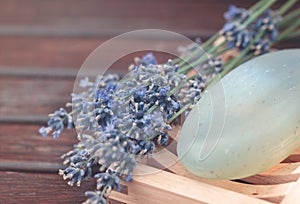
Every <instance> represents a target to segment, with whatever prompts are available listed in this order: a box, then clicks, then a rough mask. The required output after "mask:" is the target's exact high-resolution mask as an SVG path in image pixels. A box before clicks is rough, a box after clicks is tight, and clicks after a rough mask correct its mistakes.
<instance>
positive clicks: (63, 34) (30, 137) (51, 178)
mask: <svg viewBox="0 0 300 204" xmlns="http://www.w3.org/2000/svg"><path fill="white" fill-rule="evenodd" d="M253 2H255V1H253V0H251V1H243V2H239V1H237V0H235V1H230V0H224V1H217V0H210V1H197V0H188V1H179V0H176V1H174V0H162V1H150V0H146V1H140V0H129V1H123V0H110V1H103V0H100V1H97V0H88V1H80V0H60V1H59V0H51V1H50V0H48V1H38V0H27V1H17V0H1V1H0V203H81V202H83V201H84V200H85V196H84V192H85V191H86V190H88V189H89V190H94V183H93V182H83V185H82V187H81V188H77V187H72V188H71V187H69V186H67V184H66V182H65V181H63V180H62V178H61V177H60V176H58V175H57V171H58V168H60V167H62V165H61V159H60V155H62V154H63V153H65V152H66V151H68V150H70V149H71V148H72V145H73V144H74V143H75V142H76V134H75V131H73V130H69V131H66V132H65V133H63V134H62V136H61V137H60V138H59V139H58V140H54V139H52V138H43V137H41V136H40V135H39V134H38V129H39V127H40V126H41V125H44V124H45V122H46V120H47V114H48V113H51V112H53V111H54V110H55V109H57V108H59V107H61V106H63V105H64V104H65V103H66V102H67V101H70V95H69V93H70V92H71V91H72V89H73V83H74V79H75V76H76V73H77V71H78V70H79V68H80V66H81V64H82V63H83V62H84V60H85V59H86V57H87V56H88V55H89V54H90V53H91V52H92V51H93V50H94V49H95V48H96V47H98V46H99V45H100V44H101V43H103V42H105V41H106V40H108V39H110V38H111V37H113V36H116V35H118V34H121V33H123V32H126V31H131V30H135V29H145V28H158V29H165V30H170V31H174V32H179V33H181V34H184V35H186V36H188V37H190V38H192V39H193V38H194V37H196V36H200V37H201V38H203V39H206V38H207V37H208V36H211V35H212V34H213V33H214V32H216V31H217V30H218V29H219V28H221V26H222V23H223V18H222V16H223V12H224V11H225V10H226V9H227V6H228V5H229V3H235V4H237V5H239V6H246V7H248V6H249V5H251V4H252V3H253ZM130 43H134V42H127V44H126V42H125V45H124V46H131V45H132V44H130ZM150 43H153V42H150ZM299 46H300V42H299V40H290V41H286V42H284V43H281V44H280V45H279V46H278V47H279V48H287V47H299ZM109 54H110V53H108V56H109ZM133 56H134V54H132V55H129V56H127V57H125V58H123V59H122V60H121V61H120V62H118V63H116V64H115V65H114V67H115V69H114V71H115V72H118V73H125V72H126V69H127V66H128V64H130V62H132V59H133ZM164 58H165V56H164V55H161V56H159V59H161V60H162V59H164ZM113 203H119V202H117V201H114V202H113Z"/></svg>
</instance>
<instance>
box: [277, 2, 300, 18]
mask: <svg viewBox="0 0 300 204" xmlns="http://www.w3.org/2000/svg"><path fill="white" fill-rule="evenodd" d="M297 1H298V0H288V1H287V2H286V3H285V4H284V5H283V6H281V8H280V9H279V15H283V14H284V13H285V12H287V10H289V9H290V8H291V7H292V6H293V5H294V4H295V3H296V2H297Z"/></svg>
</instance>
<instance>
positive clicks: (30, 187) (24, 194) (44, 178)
mask: <svg viewBox="0 0 300 204" xmlns="http://www.w3.org/2000/svg"><path fill="white" fill-rule="evenodd" d="M0 178H1V179H0V198H1V201H0V203H5V204H13V203H42V204H46V203H59V204H67V203H69V204H75V203H82V202H83V201H85V200H86V197H85V195H84V192H85V191H88V190H89V191H93V190H94V189H95V181H94V180H91V181H88V182H83V184H82V186H81V187H80V188H78V187H70V186H68V185H67V183H66V181H64V180H63V179H62V178H61V176H59V175H57V174H38V173H18V172H1V171H0ZM111 204H121V202H119V201H112V200H111Z"/></svg>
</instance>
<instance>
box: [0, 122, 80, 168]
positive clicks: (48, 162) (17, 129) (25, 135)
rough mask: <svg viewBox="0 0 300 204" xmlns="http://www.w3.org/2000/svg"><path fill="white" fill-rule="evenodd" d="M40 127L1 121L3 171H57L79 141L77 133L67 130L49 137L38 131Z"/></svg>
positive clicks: (0, 165)
mask: <svg viewBox="0 0 300 204" xmlns="http://www.w3.org/2000/svg"><path fill="white" fill-rule="evenodd" d="M39 127H40V126H38V125H15V124H12V125H3V124H2V125H1V124H0V130H1V131H0V163H1V164H0V170H11V171H16V170H18V171H22V169H23V170H24V171H35V172H39V171H42V172H51V173H57V171H58V167H61V166H62V165H61V164H62V160H61V159H60V156H61V155H62V154H64V153H66V152H67V151H70V150H72V147H73V144H75V143H76V142H77V139H76V132H75V130H66V131H65V132H64V133H63V134H62V135H61V137H60V138H59V139H53V138H52V137H51V136H50V137H46V138H45V137H42V136H41V135H40V134H39V133H38V129H39ZM17 163H21V164H22V165H17Z"/></svg>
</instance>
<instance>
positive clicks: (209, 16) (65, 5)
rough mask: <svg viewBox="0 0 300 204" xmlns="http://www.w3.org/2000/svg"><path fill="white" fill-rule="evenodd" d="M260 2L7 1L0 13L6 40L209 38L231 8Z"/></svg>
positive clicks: (3, 2)
mask: <svg viewBox="0 0 300 204" xmlns="http://www.w3.org/2000/svg"><path fill="white" fill-rule="evenodd" d="M254 2H255V0H251V1H246V2H240V1H237V0H235V1H228V0H226V1H221V2H220V1H216V0H214V1H195V0H188V1H172V0H163V1H154V2H153V1H150V0H146V1H137V0H129V1H122V0H112V1H105V0H101V1H98V0H89V1H79V0H75V1H72V0H63V1H58V0H52V1H37V0H28V1H26V3H25V2H19V1H16V0H4V1H1V7H0V28H1V29H0V30H1V32H0V34H1V33H2V34H4V35H14V34H15V35H16V34H18V33H22V34H23V35H24V34H25V35H26V34H29V35H43V34H46V35H55V36H62V35H75V36H76V35H78V34H79V35H82V36H93V35H110V36H111V35H115V34H119V33H122V32H126V31H130V30H134V29H143V28H160V29H167V30H172V31H176V32H180V33H185V34H189V35H191V34H192V35H199V33H201V34H202V35H203V34H204V33H205V34H206V35H207V34H208V33H209V32H210V33H211V31H214V30H216V29H218V28H220V26H221V24H222V22H223V13H224V12H225V11H226V10H227V7H228V5H229V3H234V4H237V5H239V6H245V7H249V6H250V5H251V4H253V3H254ZM16 12H17V13H16ZM1 25H3V26H4V27H1ZM7 25H10V26H7ZM22 25H29V26H28V27H24V26H23V27H22ZM5 26H6V27H5Z"/></svg>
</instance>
